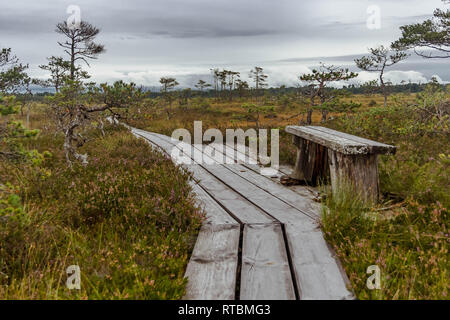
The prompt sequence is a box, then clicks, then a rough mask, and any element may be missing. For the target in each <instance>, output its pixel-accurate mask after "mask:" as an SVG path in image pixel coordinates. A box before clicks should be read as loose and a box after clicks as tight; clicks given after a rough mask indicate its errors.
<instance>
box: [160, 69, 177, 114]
mask: <svg viewBox="0 0 450 320" xmlns="http://www.w3.org/2000/svg"><path fill="white" fill-rule="evenodd" d="M159 83H161V93H162V95H163V98H164V100H165V101H166V108H165V109H166V114H167V120H170V118H171V106H172V102H173V96H172V93H171V92H170V91H171V90H173V89H174V88H175V87H176V86H177V85H179V83H178V81H177V79H175V78H171V77H162V78H161V79H159Z"/></svg>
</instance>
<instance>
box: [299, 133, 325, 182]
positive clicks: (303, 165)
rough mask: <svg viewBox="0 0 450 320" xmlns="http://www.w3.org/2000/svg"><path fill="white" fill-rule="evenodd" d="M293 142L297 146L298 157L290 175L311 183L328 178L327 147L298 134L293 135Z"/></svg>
mask: <svg viewBox="0 0 450 320" xmlns="http://www.w3.org/2000/svg"><path fill="white" fill-rule="evenodd" d="M293 142H294V145H295V146H296V147H297V159H296V161H295V167H294V171H293V172H292V174H291V175H290V177H291V178H292V179H295V180H301V181H305V182H307V183H309V184H311V185H317V184H318V183H319V182H321V181H323V180H326V179H327V178H328V176H329V171H328V159H327V158H328V153H327V148H325V147H323V146H321V145H319V144H317V143H314V142H311V141H308V140H305V139H303V138H300V137H297V136H293Z"/></svg>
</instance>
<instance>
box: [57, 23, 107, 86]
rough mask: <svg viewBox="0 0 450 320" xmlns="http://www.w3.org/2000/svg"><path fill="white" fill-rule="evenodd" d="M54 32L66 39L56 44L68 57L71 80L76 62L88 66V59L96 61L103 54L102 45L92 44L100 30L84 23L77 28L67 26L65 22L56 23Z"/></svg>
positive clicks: (103, 48) (74, 74)
mask: <svg viewBox="0 0 450 320" xmlns="http://www.w3.org/2000/svg"><path fill="white" fill-rule="evenodd" d="M56 32H57V33H59V34H62V35H64V36H65V37H66V40H65V41H64V42H58V44H59V45H60V46H61V47H62V48H64V52H65V53H67V54H68V55H69V57H70V60H69V61H70V79H71V80H74V79H75V76H76V70H77V63H78V61H84V62H85V63H86V64H87V65H88V66H89V62H88V59H97V58H98V55H99V54H101V53H103V52H105V47H104V46H103V45H101V44H98V43H95V42H94V40H95V38H96V37H97V35H98V34H99V32H100V29H98V28H97V27H95V26H93V25H92V24H90V23H88V22H86V21H81V22H80V25H79V27H78V28H74V27H71V26H69V25H67V22H66V21H64V22H61V23H58V24H57V25H56Z"/></svg>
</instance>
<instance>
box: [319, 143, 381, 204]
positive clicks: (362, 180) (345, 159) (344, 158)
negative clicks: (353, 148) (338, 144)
mask: <svg viewBox="0 0 450 320" xmlns="http://www.w3.org/2000/svg"><path fill="white" fill-rule="evenodd" d="M328 154H329V155H328V158H329V163H330V176H331V186H332V189H333V193H335V194H336V193H337V192H339V190H341V189H343V188H347V189H348V188H353V189H354V192H355V195H356V194H359V195H360V196H361V199H364V200H366V201H369V202H377V201H378V197H379V186H378V159H377V158H378V155H376V154H369V155H363V156H348V155H344V154H342V153H339V152H335V151H333V150H328Z"/></svg>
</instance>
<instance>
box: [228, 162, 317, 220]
mask: <svg viewBox="0 0 450 320" xmlns="http://www.w3.org/2000/svg"><path fill="white" fill-rule="evenodd" d="M226 167H227V168H228V169H229V170H231V171H233V172H235V173H236V174H238V175H240V176H241V177H242V178H244V179H246V180H247V181H249V182H251V183H253V184H255V185H257V186H258V187H259V188H261V189H263V190H265V191H266V192H268V193H270V194H271V195H272V196H274V197H277V198H279V199H280V200H282V201H284V202H286V203H288V204H289V205H291V206H292V207H294V208H296V209H298V210H300V211H301V212H302V213H304V214H305V215H307V216H309V217H311V218H313V219H318V217H319V214H320V205H319V204H318V203H317V202H314V201H313V200H312V194H311V193H310V192H308V193H304V194H303V195H300V194H299V193H297V192H294V191H292V190H290V189H288V188H286V187H283V186H282V185H279V184H278V183H276V182H274V181H272V180H270V179H268V178H267V177H264V176H261V175H259V174H257V173H256V172H254V171H251V170H250V169H246V170H245V169H240V168H238V167H236V166H231V165H227V166H226ZM305 195H306V196H305Z"/></svg>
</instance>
